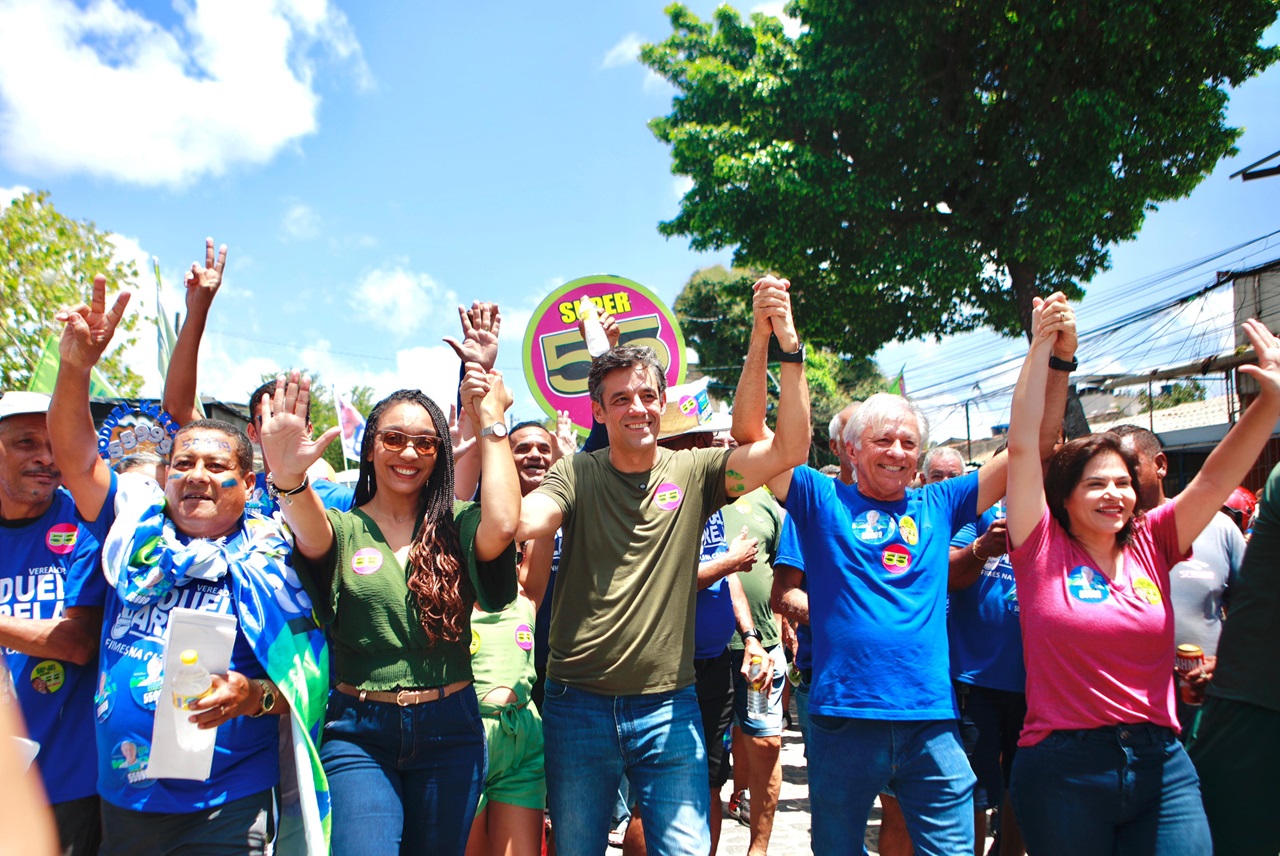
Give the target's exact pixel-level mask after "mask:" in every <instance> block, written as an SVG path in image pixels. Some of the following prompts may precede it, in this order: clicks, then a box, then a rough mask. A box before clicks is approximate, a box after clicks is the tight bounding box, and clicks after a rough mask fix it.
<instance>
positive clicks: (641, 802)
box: [542, 678, 711, 856]
mask: <svg viewBox="0 0 1280 856" xmlns="http://www.w3.org/2000/svg"><path fill="white" fill-rule="evenodd" d="M544 700H545V707H544V708H543V711H542V725H543V734H544V736H545V739H546V747H547V757H546V763H547V801H548V804H549V805H550V807H551V822H552V824H553V826H554V828H555V832H556V848H557V852H558V853H559V856H580V854H590V856H599V854H600V851H601V847H602V845H603V843H604V841H605V840H606V838H607V837H608V834H609V824H610V820H611V817H610V816H611V815H612V814H613V805H614V802H615V800H616V799H617V794H618V782H619V781H620V780H621V779H622V775H623V773H625V774H626V776H627V780H628V781H629V782H630V784H631V798H632V801H633V802H634V803H635V804H636V805H638V806H639V811H640V817H641V818H642V819H643V821H644V835H645V844H646V845H647V847H648V852H649V854H650V856H699V854H706V853H708V852H709V851H710V849H711V830H710V825H709V823H710V821H709V815H710V810H711V794H710V792H709V791H708V789H707V753H706V747H705V746H704V745H703V741H702V717H701V715H700V713H699V710H698V697H697V694H696V692H695V691H694V688H693V687H686V688H685V689H682V690H676V691H674V692H667V693H651V694H645V695H634V696H607V695H597V694H596V693H590V692H586V691H585V690H579V689H574V688H572V687H567V686H565V685H564V684H560V683H557V682H556V681H553V680H551V679H550V678H548V679H547V683H546V690H545V697H544Z"/></svg>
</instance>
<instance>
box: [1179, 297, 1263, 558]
mask: <svg viewBox="0 0 1280 856" xmlns="http://www.w3.org/2000/svg"><path fill="white" fill-rule="evenodd" d="M1244 332H1245V335H1246V336H1248V337H1249V342H1250V343H1251V344H1252V345H1253V352H1254V354H1255V355H1256V356H1257V358H1258V364H1257V365H1256V366H1241V367H1240V368H1239V371H1240V372H1242V373H1244V374H1247V375H1249V376H1250V377H1252V378H1253V379H1254V380H1256V381H1257V382H1258V387H1259V393H1258V397H1257V398H1256V399H1255V400H1254V402H1253V403H1252V404H1250V405H1249V408H1248V409H1247V410H1245V412H1244V415H1243V416H1241V417H1240V421H1239V422H1237V423H1236V424H1235V427H1233V428H1232V429H1231V430H1230V431H1228V432H1227V436H1225V437H1223V438H1222V442H1221V443H1219V444H1218V445H1217V447H1215V448H1214V450H1213V451H1212V452H1211V453H1210V454H1209V457H1208V458H1207V459H1205V462H1204V465H1203V466H1201V467H1200V472H1198V473H1197V474H1196V477H1195V478H1194V479H1192V480H1191V484H1189V485H1187V487H1186V490H1184V491H1182V493H1180V494H1178V495H1177V496H1175V497H1174V498H1173V501H1174V503H1176V511H1175V514H1176V519H1177V523H1178V548H1179V549H1180V550H1182V551H1183V552H1186V551H1187V550H1189V549H1191V542H1192V541H1194V540H1195V539H1196V537H1197V536H1198V535H1199V534H1200V533H1201V532H1202V531H1204V527H1206V526H1208V525H1209V521H1210V520H1211V519H1213V515H1215V514H1217V513H1218V509H1219V508H1221V507H1222V504H1223V503H1224V502H1226V501H1227V497H1228V496H1230V495H1231V491H1233V490H1235V489H1236V488H1237V487H1238V486H1239V485H1240V482H1241V481H1242V480H1243V479H1244V477H1245V475H1246V474H1247V473H1248V472H1249V468H1250V467H1252V466H1253V464H1254V461H1256V460H1257V458H1258V453H1259V452H1261V451H1262V448H1263V446H1265V445H1266V443H1267V440H1268V439H1270V437H1271V432H1273V431H1274V430H1275V427H1276V420H1278V419H1280V339H1277V338H1276V337H1275V336H1274V335H1272V333H1271V331H1270V330H1268V329H1267V328H1266V326H1265V325H1264V324H1263V323H1262V322H1261V321H1257V320H1255V319H1253V318H1250V319H1249V320H1248V321H1246V322H1244Z"/></svg>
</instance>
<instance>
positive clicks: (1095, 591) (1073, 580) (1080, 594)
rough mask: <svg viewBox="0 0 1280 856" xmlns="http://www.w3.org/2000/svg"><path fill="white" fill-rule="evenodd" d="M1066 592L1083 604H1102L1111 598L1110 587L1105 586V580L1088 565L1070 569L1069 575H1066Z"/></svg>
mask: <svg viewBox="0 0 1280 856" xmlns="http://www.w3.org/2000/svg"><path fill="white" fill-rule="evenodd" d="M1067 591H1069V592H1071V596H1072V597H1074V598H1075V599H1076V600H1078V601H1081V602H1083V603H1102V602H1103V601H1105V600H1106V599H1107V598H1109V597H1111V586H1110V585H1108V584H1107V578H1106V577H1104V576H1103V575H1102V574H1100V573H1098V572H1097V571H1095V570H1094V569H1093V568H1090V567H1089V566H1088V565H1079V566H1077V567H1074V568H1072V569H1071V573H1070V574H1068V575H1067Z"/></svg>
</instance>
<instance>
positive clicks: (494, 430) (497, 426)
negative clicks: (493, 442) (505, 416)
mask: <svg viewBox="0 0 1280 856" xmlns="http://www.w3.org/2000/svg"><path fill="white" fill-rule="evenodd" d="M490 434H492V435H493V436H495V437H505V436H507V423H505V422H495V423H493V424H492V425H490V426H489V427H488V428H486V429H484V430H483V431H481V432H480V436H481V437H488V436H489V435H490Z"/></svg>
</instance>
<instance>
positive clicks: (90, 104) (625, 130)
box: [0, 0, 1280, 433]
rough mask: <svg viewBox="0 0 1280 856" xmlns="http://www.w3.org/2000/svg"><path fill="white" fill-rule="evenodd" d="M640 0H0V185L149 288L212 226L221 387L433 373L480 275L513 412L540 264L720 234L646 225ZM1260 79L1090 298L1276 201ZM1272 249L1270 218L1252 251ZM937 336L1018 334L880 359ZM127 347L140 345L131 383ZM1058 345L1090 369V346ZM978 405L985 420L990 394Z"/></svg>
mask: <svg viewBox="0 0 1280 856" xmlns="http://www.w3.org/2000/svg"><path fill="white" fill-rule="evenodd" d="M689 5H690V6H691V7H692V8H694V10H695V11H696V12H697V13H698V14H700V15H702V16H704V17H705V16H706V15H709V14H710V12H711V11H712V9H713V8H714V5H713V4H712V3H708V2H692V3H690V4H689ZM781 5H782V4H781V3H780V2H775V3H770V4H761V5H753V4H750V3H743V4H741V6H740V7H739V8H741V9H743V10H744V11H747V10H751V9H758V8H764V9H766V10H767V11H776V10H779V9H780V8H781ZM662 7H663V2H662V0H643V2H642V0H610V2H605V3H601V2H579V3H562V4H556V5H554V6H550V7H548V6H545V5H538V4H519V3H483V2H476V3H468V4H460V3H434V2H433V3H413V2H399V3H389V2H384V3H360V4H356V3H353V2H343V3H337V4H335V3H332V2H328V3H326V2H325V0H278V2H276V3H274V4H268V3H263V2H259V0H218V2H217V3H214V2H211V0H199V2H195V0H193V2H191V3H185V4H169V3H163V2H145V3H141V2H140V3H129V4H124V3H122V2H119V0H98V1H97V2H92V3H81V4H76V3H72V2H70V0H0V190H3V189H14V188H42V189H48V190H50V191H51V192H52V194H53V201H54V204H55V205H56V206H57V207H58V209H59V210H60V211H62V212H64V213H66V214H69V215H71V216H74V217H77V218H86V219H91V220H93V221H94V222H95V223H97V224H98V225H99V226H100V227H101V228H104V229H106V230H109V231H111V232H113V233H116V234H117V235H118V236H120V237H119V240H118V244H119V246H120V249H121V252H122V253H124V254H130V255H133V254H136V255H139V256H142V257H149V256H151V255H156V256H158V257H159V258H160V261H161V267H162V270H163V272H164V274H165V278H166V280H167V285H168V289H167V292H166V297H165V301H166V303H167V305H168V308H169V310H170V312H172V311H173V310H174V309H175V308H178V307H179V306H180V305H181V303H180V301H181V297H180V290H181V285H180V279H181V271H182V270H183V269H184V268H185V267H186V266H187V265H189V264H190V262H191V261H193V260H196V259H197V258H201V254H202V246H203V240H204V237H205V236H206V235H212V236H213V237H214V238H215V239H216V240H217V241H218V242H219V243H222V242H225V243H227V244H229V245H230V265H229V270H228V275H227V280H226V286H225V289H224V293H223V294H222V295H221V296H220V297H219V301H218V303H217V305H216V306H215V309H214V316H213V317H212V319H211V321H210V329H209V333H208V335H207V337H206V342H205V350H204V359H203V362H202V366H203V368H204V372H203V377H202V384H201V386H202V388H203V390H204V391H205V392H207V393H210V394H213V395H217V396H219V397H222V398H225V399H228V400H236V401H239V400H243V399H244V397H245V396H246V395H247V393H248V391H249V390H250V389H252V388H253V387H254V386H255V385H256V383H257V379H258V376H259V375H260V374H261V373H262V372H265V371H274V370H277V369H279V368H282V367H286V366H291V365H298V366H306V367H310V368H313V369H318V370H319V371H320V372H321V374H322V376H323V377H324V379H325V380H326V381H330V382H335V383H337V384H338V385H339V386H340V387H342V388H347V387H350V386H352V385H354V384H358V383H363V384H368V385H371V386H373V387H374V388H375V391H376V392H377V393H378V394H383V393H386V392H389V391H391V390H393V389H395V388H397V387H399V386H421V387H422V388H424V389H425V390H427V392H428V393H429V394H432V395H436V396H442V397H447V396H448V395H449V384H450V381H451V379H452V378H453V377H455V376H456V375H454V371H455V368H454V367H455V366H456V362H455V361H454V360H453V358H452V356H451V355H450V353H449V352H447V351H446V350H445V349H444V347H443V346H442V345H440V337H441V336H442V335H451V334H453V333H454V332H455V331H456V329H457V316H456V311H455V309H454V307H455V306H456V305H457V303H458V302H460V301H465V302H470V301H471V300H472V299H475V298H485V299H493V300H497V301H499V302H500V303H501V304H502V306H503V310H504V312H503V314H504V319H505V320H504V326H503V333H504V335H503V339H504V352H503V354H502V356H501V357H500V359H499V367H500V368H502V369H503V370H504V372H505V373H506V375H507V377H508V378H509V380H510V381H511V383H512V385H513V386H514V387H515V388H516V390H517V401H516V406H515V413H516V415H518V416H521V417H527V416H533V415H535V406H534V404H533V401H532V398H531V397H530V396H529V395H528V393H527V391H526V390H524V388H523V379H522V378H521V372H520V355H519V348H520V343H521V340H522V337H523V332H524V327H525V323H526V321H527V319H528V317H529V313H530V312H531V310H532V309H533V308H534V307H535V306H536V305H537V303H538V302H539V301H540V300H541V298H542V297H544V296H545V295H546V294H547V293H548V292H549V291H550V290H551V289H552V288H554V287H555V286H556V285H558V284H560V283H562V282H564V281H567V280H569V279H573V278H576V277H579V276H584V275H587V274H593V273H613V274H618V275H621V276H626V277H630V278H632V279H634V280H637V281H639V282H641V283H643V284H644V285H647V286H648V287H650V288H651V289H653V290H654V291H655V292H657V293H658V294H659V295H660V296H661V297H663V298H664V299H666V300H667V301H668V302H670V301H671V300H673V299H674V297H675V295H676V293H677V292H678V291H679V289H680V287H681V286H682V285H683V284H684V282H685V281H686V279H687V278H688V276H689V275H690V274H691V273H692V272H693V271H694V270H695V269H697V268H699V267H702V266H705V265H709V264H715V263H720V262H726V263H727V261H728V255H729V254H728V253H727V252H725V253H706V254H699V253H694V252H692V251H690V250H689V249H688V246H687V243H686V242H685V241H684V240H682V239H673V240H667V239H664V238H662V237H661V236H660V235H658V233H657V230H656V226H657V223H658V222H659V221H661V220H664V219H668V218H670V217H671V216H673V215H674V214H675V212H676V210H677V205H678V200H679V197H680V194H681V192H682V185H681V183H680V181H679V180H678V179H677V178H676V177H675V176H673V175H672V174H671V172H670V164H669V157H668V152H667V150H666V148H665V147H664V146H662V145H661V144H660V143H658V142H657V141H656V140H655V139H654V138H653V137H652V135H651V134H650V133H649V131H648V129H647V127H646V122H647V121H648V120H649V119H650V118H652V117H654V116H658V115H662V114H664V113H666V112H668V110H669V108H670V100H671V96H672V90H671V89H670V88H669V87H668V86H666V85H665V83H663V82H662V81H660V80H658V79H656V78H655V77H653V76H652V75H651V74H649V73H648V72H647V70H646V69H644V68H643V67H642V66H640V65H639V64H638V63H637V62H636V61H635V51H636V48H637V46H638V45H639V44H641V43H642V42H645V41H656V40H660V39H662V38H665V37H666V35H667V34H668V33H669V30H670V27H669V24H668V23H667V20H666V16H665V15H664V14H663V11H662ZM1272 32H1273V34H1274V33H1275V32H1276V31H1275V30H1273V31H1272ZM1272 41H1274V38H1273V39H1272ZM1277 104H1280V69H1273V70H1272V71H1271V72H1270V73H1268V74H1267V75H1265V76H1264V77H1262V78H1259V79H1257V80H1254V81H1252V82H1250V83H1248V84H1247V85H1246V86H1245V87H1243V88H1242V89H1241V90H1240V91H1239V92H1238V93H1236V95H1235V96H1234V97H1233V101H1232V107H1231V120H1232V121H1233V122H1235V123H1237V124H1241V125H1244V126H1245V127H1246V129H1247V133H1246V134H1245V136H1244V137H1243V138H1242V140H1241V142H1240V149H1241V155H1240V157H1239V158H1237V159H1236V160H1234V161H1229V162H1226V163H1224V164H1223V165H1222V166H1221V167H1220V168H1219V170H1218V172H1216V173H1215V174H1214V175H1213V176H1212V177H1211V178H1210V179H1208V180H1207V181H1206V182H1205V184H1204V185H1202V186H1201V188H1200V189H1199V190H1198V191H1197V192H1196V193H1195V195H1193V196H1192V197H1191V198H1190V199H1188V200H1184V201H1182V202H1179V203H1176V204H1172V205H1168V206H1165V207H1164V208H1163V209H1162V210H1161V211H1160V212H1158V213H1157V214H1154V215H1152V216H1151V217H1150V218H1149V220H1148V223H1147V226H1146V227H1145V228H1144V230H1143V232H1142V235H1141V237H1140V239H1139V240H1138V241H1136V242H1134V243H1132V244H1129V245H1125V246H1123V247H1121V248H1119V249H1118V250H1117V251H1116V252H1115V264H1114V268H1113V270H1112V271H1111V272H1109V273H1108V274H1105V275H1103V276H1100V277H1099V278H1098V279H1097V280H1095V283H1094V284H1093V285H1092V286H1090V288H1089V291H1090V295H1091V297H1090V299H1089V300H1088V301H1086V304H1085V306H1084V307H1083V309H1082V316H1083V318H1084V319H1085V321H1086V322H1087V321H1089V320H1104V319H1106V318H1109V317H1111V316H1112V315H1114V314H1116V313H1117V312H1118V311H1120V310H1119V308H1118V307H1120V306H1124V308H1132V306H1131V303H1132V294H1130V293H1129V292H1131V289H1130V288H1128V287H1127V286H1128V284H1130V283H1133V282H1135V281H1137V280H1139V279H1142V278H1144V277H1147V276H1149V275H1151V274H1154V273H1156V272H1158V271H1161V270H1165V269H1167V268H1170V267H1172V266H1173V265H1175V264H1177V263H1180V262H1183V261H1186V260H1189V259H1194V258H1198V257H1201V256H1205V255H1208V254H1209V253H1211V252H1214V251H1216V250H1219V249H1222V248H1224V247H1227V246H1230V245H1233V244H1236V243H1240V242H1241V241H1243V240H1245V239H1248V238H1253V237H1256V236H1258V235H1262V234H1264V233H1266V232H1270V231H1272V230H1274V229H1276V228H1280V222H1278V221H1280V216H1277V205H1276V203H1277V201H1278V200H1280V178H1273V179H1268V180H1262V181H1258V182H1252V183H1250V184H1248V185H1245V184H1242V183H1241V182H1240V181H1239V180H1236V181H1228V180H1227V178H1226V176H1227V175H1228V174H1229V173H1230V172H1232V171H1234V170H1235V169H1238V168H1239V167H1240V166H1241V165H1243V164H1244V163H1248V162H1250V161H1252V160H1256V159H1258V158H1260V157H1262V156H1264V155H1266V154H1269V153H1271V152H1272V151H1275V150H1277V149H1280V110H1277V109H1276V105H1277ZM1275 256H1280V247H1278V246H1275V243H1274V242H1273V244H1272V246H1271V247H1270V248H1269V249H1264V250H1263V251H1262V256H1261V257H1259V256H1258V255H1257V254H1256V253H1255V255H1254V256H1253V257H1251V258H1253V260H1254V261H1260V260H1262V259H1264V258H1265V259H1269V258H1273V257H1275ZM1226 266H1231V265H1226ZM1212 270H1213V268H1212V267H1210V268H1208V272H1207V274H1206V275H1205V279H1206V281H1207V279H1210V278H1212ZM141 283H142V284H143V285H144V287H143V288H142V290H141V294H140V295H139V296H140V297H142V298H144V299H142V300H140V301H139V303H140V304H141V306H142V308H143V309H144V310H147V309H149V308H150V304H151V302H152V301H151V292H152V289H151V288H150V287H149V286H150V284H149V280H147V279H145V278H144V279H143V280H142V281H141ZM1169 287H1170V288H1174V287H1175V286H1174V285H1170V286H1169ZM1157 291H1158V289H1157ZM1143 296H1144V298H1145V297H1149V296H1150V294H1149V293H1147V292H1144V293H1143ZM1126 304H1128V305H1126ZM1202 317H1203V316H1202ZM952 347H963V348H965V349H967V350H966V351H965V352H966V353H971V354H973V355H974V356H975V358H977V359H981V360H983V361H997V360H998V359H999V358H1000V357H1001V356H1005V355H1012V354H1013V353H1016V352H1017V351H1018V350H1020V349H1021V345H1020V344H1019V343H1017V342H1008V341H1005V342H1001V341H1000V340H995V339H993V338H991V337H987V338H981V337H980V338H978V339H976V340H975V339H966V340H965V341H962V342H960V343H958V344H956V343H952V342H950V341H948V342H947V348H946V349H938V348H937V347H936V346H934V345H932V344H929V345H927V346H922V345H920V344H908V345H903V346H890V347H889V348H887V349H886V350H885V351H884V352H882V354H881V355H880V359H881V364H882V366H883V367H884V369H885V370H886V372H896V370H897V368H898V367H899V366H900V365H902V364H903V363H906V364H907V379H908V384H909V387H915V388H922V387H925V386H927V385H929V384H933V383H941V382H943V381H945V380H946V379H947V378H949V377H951V376H953V375H955V374H956V371H955V365H954V360H952V361H951V364H950V365H948V364H947V363H945V362H943V361H941V360H939V359H938V356H939V355H940V354H942V353H945V352H946V350H947V349H950V348H952ZM149 348H150V339H149V338H144V340H143V343H142V347H141V348H140V352H139V356H138V359H137V361H136V363H137V367H138V368H139V369H143V370H145V371H148V372H150V374H151V375H152V377H151V381H150V383H149V387H148V391H154V390H155V388H156V387H157V385H158V379H156V378H155V377H154V374H155V372H154V368H153V366H154V357H153V355H152V354H151V352H150V350H149ZM1117 353H1118V354H1121V355H1123V356H1124V357H1125V358H1126V359H1136V358H1138V357H1139V356H1141V355H1140V354H1135V353H1132V349H1129V350H1128V351H1125V350H1124V349H1121V350H1119V351H1117ZM1081 356H1082V363H1083V364H1084V367H1085V368H1086V369H1088V370H1102V369H1103V368H1107V367H1110V365H1111V361H1110V358H1109V357H1108V356H1107V355H1106V354H1103V353H1096V354H1082V355H1081ZM1090 361H1093V362H1092V364H1091V362H1090ZM943 393H944V394H942V395H940V396H934V399H931V400H930V401H929V402H927V403H928V404H929V405H930V407H933V408H936V410H937V413H938V415H939V416H940V417H944V418H946V417H948V416H950V417H953V416H954V412H953V411H954V406H953V405H954V402H955V401H957V400H959V398H960V397H962V396H959V395H958V394H955V393H954V391H952V392H947V391H945V390H943ZM935 399H936V400H935ZM983 406H984V407H986V408H987V409H988V410H989V411H990V416H991V417H992V418H993V419H994V418H996V417H998V415H999V414H998V411H999V409H1000V407H1002V406H1003V405H1001V404H1000V403H999V402H997V401H991V402H987V403H985V404H984V405H983ZM962 424H963V423H962V421H961V425H962ZM942 433H946V430H945V428H944V430H943V431H942Z"/></svg>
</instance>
